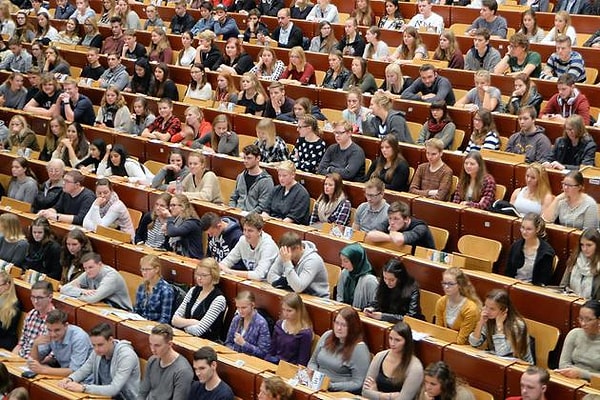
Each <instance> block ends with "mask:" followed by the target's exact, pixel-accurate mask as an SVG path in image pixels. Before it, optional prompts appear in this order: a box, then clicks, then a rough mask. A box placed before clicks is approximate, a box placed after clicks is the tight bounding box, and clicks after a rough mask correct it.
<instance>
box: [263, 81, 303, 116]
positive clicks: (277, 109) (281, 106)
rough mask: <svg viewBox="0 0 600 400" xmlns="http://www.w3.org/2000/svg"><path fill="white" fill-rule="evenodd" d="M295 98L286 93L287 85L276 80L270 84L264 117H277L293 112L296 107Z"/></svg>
mask: <svg viewBox="0 0 600 400" xmlns="http://www.w3.org/2000/svg"><path fill="white" fill-rule="evenodd" d="M294 103H295V101H294V99H292V98H290V97H288V96H286V95H285V86H284V85H283V83H281V82H278V81H275V82H272V83H271V84H270V85H269V100H267V104H266V105H265V111H263V117H266V118H275V117H277V116H278V115H281V114H285V113H289V112H292V110H293V109H294Z"/></svg>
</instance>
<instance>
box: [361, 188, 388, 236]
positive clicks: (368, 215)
mask: <svg viewBox="0 0 600 400" xmlns="http://www.w3.org/2000/svg"><path fill="white" fill-rule="evenodd" d="M364 190H365V198H366V199H367V201H366V202H364V203H361V204H359V206H358V207H357V208H356V214H355V216H354V222H353V223H352V229H353V230H355V231H359V230H360V231H363V232H369V231H373V230H378V231H384V230H386V229H387V224H388V218H387V212H388V208H389V204H388V202H387V201H386V200H385V198H384V191H385V185H384V183H383V181H382V180H381V179H379V178H377V177H375V178H371V179H369V180H368V181H367V182H366V183H365V189H364Z"/></svg>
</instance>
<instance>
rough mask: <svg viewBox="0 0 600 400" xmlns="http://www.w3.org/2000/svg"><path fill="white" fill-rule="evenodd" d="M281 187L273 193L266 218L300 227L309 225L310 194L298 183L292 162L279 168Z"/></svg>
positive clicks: (284, 163) (283, 163)
mask: <svg viewBox="0 0 600 400" xmlns="http://www.w3.org/2000/svg"><path fill="white" fill-rule="evenodd" d="M277 176H278V178H279V185H277V186H275V187H274V188H273V190H272V191H271V198H270V200H269V207H268V208H267V209H266V210H265V211H263V216H264V217H273V218H278V219H282V220H283V221H284V222H291V223H295V224H299V225H307V224H308V218H309V216H310V194H308V191H307V190H306V188H304V186H302V185H301V184H299V183H298V182H297V181H296V166H295V165H294V163H293V162H292V161H290V160H286V161H282V162H281V163H280V164H279V165H278V166H277Z"/></svg>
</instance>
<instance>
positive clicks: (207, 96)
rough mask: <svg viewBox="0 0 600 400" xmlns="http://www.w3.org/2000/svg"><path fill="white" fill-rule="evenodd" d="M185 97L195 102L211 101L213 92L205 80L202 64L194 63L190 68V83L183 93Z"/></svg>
mask: <svg viewBox="0 0 600 400" xmlns="http://www.w3.org/2000/svg"><path fill="white" fill-rule="evenodd" d="M185 97H186V98H189V99H196V100H212V99H213V90H212V86H211V85H210V82H208V81H207V79H206V72H205V71H204V66H203V65H202V64H196V63H194V64H193V65H192V66H191V67H190V83H189V84H188V87H187V90H186V91H185Z"/></svg>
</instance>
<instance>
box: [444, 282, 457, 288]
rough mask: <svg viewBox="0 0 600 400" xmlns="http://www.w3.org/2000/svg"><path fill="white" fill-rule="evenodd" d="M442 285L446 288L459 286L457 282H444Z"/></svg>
mask: <svg viewBox="0 0 600 400" xmlns="http://www.w3.org/2000/svg"><path fill="white" fill-rule="evenodd" d="M440 283H441V284H442V286H445V287H452V286H456V285H458V283H457V282H444V281H442V282H440Z"/></svg>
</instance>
